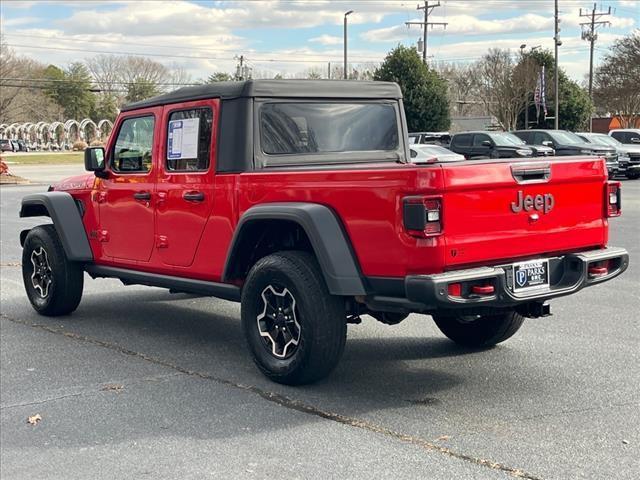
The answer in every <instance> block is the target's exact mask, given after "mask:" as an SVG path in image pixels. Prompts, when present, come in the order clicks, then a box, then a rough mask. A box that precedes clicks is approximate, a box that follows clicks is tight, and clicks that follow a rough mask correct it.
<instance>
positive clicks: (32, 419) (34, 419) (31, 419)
mask: <svg viewBox="0 0 640 480" xmlns="http://www.w3.org/2000/svg"><path fill="white" fill-rule="evenodd" d="M40 420H42V417H41V416H40V414H39V413H36V414H35V415H33V416H31V417H29V418H27V423H28V424H29V425H37V424H38V422H39V421H40Z"/></svg>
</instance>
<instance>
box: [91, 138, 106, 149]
mask: <svg viewBox="0 0 640 480" xmlns="http://www.w3.org/2000/svg"><path fill="white" fill-rule="evenodd" d="M89 146H90V147H104V142H103V141H102V140H98V139H97V138H94V139H93V140H91V143H90V144H89Z"/></svg>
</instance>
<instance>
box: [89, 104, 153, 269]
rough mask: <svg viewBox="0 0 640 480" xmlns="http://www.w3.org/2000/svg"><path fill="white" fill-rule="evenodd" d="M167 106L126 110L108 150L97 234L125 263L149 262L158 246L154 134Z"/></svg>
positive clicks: (99, 195)
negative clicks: (155, 207)
mask: <svg viewBox="0 0 640 480" xmlns="http://www.w3.org/2000/svg"><path fill="white" fill-rule="evenodd" d="M161 112H162V107H155V108H147V109H143V110H137V111H135V112H127V114H126V115H124V116H121V117H120V119H119V120H118V123H117V124H116V126H115V128H114V132H116V133H115V135H116V136H115V141H114V142H113V144H112V145H111V146H110V149H109V152H108V153H107V173H108V178H106V179H101V180H100V183H99V187H98V191H97V192H96V199H97V201H98V204H99V211H100V230H99V231H98V232H96V233H97V235H98V237H99V240H100V242H101V243H102V246H103V254H104V255H105V256H107V257H111V258H112V259H114V260H116V261H118V260H123V261H125V263H137V262H147V261H149V258H150V257H151V252H152V251H153V234H154V232H153V228H154V225H153V217H154V214H153V193H154V190H155V181H156V176H157V167H156V165H155V161H156V159H157V157H158V149H157V145H156V144H154V139H155V138H157V137H158V126H159V121H160V115H161Z"/></svg>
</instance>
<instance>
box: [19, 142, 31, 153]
mask: <svg viewBox="0 0 640 480" xmlns="http://www.w3.org/2000/svg"><path fill="white" fill-rule="evenodd" d="M16 143H17V144H18V151H19V152H28V151H29V147H28V146H27V144H26V142H25V141H24V140H16Z"/></svg>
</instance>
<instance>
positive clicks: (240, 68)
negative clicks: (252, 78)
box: [235, 55, 249, 80]
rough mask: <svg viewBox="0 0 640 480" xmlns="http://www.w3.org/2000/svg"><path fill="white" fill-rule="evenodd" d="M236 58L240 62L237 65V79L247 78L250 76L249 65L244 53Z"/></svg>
mask: <svg viewBox="0 0 640 480" xmlns="http://www.w3.org/2000/svg"><path fill="white" fill-rule="evenodd" d="M235 58H236V60H238V62H239V63H238V65H236V80H247V79H248V78H249V67H247V66H246V65H245V64H244V61H245V58H244V55H240V56H239V57H235Z"/></svg>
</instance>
